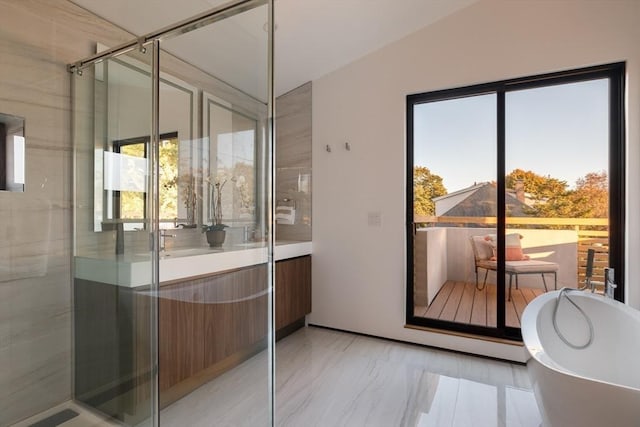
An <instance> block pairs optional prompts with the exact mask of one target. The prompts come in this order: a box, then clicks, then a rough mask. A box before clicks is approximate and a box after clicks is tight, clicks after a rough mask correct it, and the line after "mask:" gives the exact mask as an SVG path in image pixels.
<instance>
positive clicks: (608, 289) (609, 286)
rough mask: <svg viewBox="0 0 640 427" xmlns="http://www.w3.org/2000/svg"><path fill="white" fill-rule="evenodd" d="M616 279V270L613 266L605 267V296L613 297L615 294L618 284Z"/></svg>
mask: <svg viewBox="0 0 640 427" xmlns="http://www.w3.org/2000/svg"><path fill="white" fill-rule="evenodd" d="M614 281H615V271H614V270H613V268H605V269H604V296H605V297H607V298H612V299H613V296H614V292H615V290H616V288H617V287H618V285H616V284H615V283H614Z"/></svg>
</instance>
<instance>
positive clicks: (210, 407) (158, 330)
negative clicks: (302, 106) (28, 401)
mask: <svg viewBox="0 0 640 427" xmlns="http://www.w3.org/2000/svg"><path fill="white" fill-rule="evenodd" d="M271 8H272V5H270V4H267V2H266V1H265V2H263V1H259V0H246V1H242V2H238V3H237V4H235V5H227V6H221V7H220V8H219V9H218V10H217V11H211V12H209V13H207V14H206V16H205V15H202V16H201V17H198V18H196V19H195V20H193V21H191V23H190V24H189V25H183V26H177V27H176V28H174V29H170V30H167V31H166V32H164V33H162V34H156V35H154V36H149V37H148V38H147V39H146V40H150V41H148V42H146V43H145V46H144V49H142V48H141V46H137V45H135V44H133V45H131V47H132V48H131V49H130V50H128V51H126V52H127V53H121V54H118V55H110V56H108V57H105V58H103V59H102V60H100V61H98V62H95V63H94V62H91V61H92V60H91V59H90V60H89V61H88V62H87V65H83V66H82V70H81V71H82V73H78V72H76V73H75V74H74V75H73V77H72V79H73V101H74V138H75V188H74V206H75V207H74V214H75V216H74V218H75V220H74V264H75V274H74V363H73V371H74V392H73V397H74V399H75V400H76V401H78V402H81V403H82V404H83V407H86V408H89V409H91V410H94V411H95V412H96V413H97V414H98V415H99V416H104V419H105V420H110V421H113V420H115V421H117V422H118V423H119V424H123V425H127V426H140V425H145V426H146V425H149V426H156V425H162V426H184V425H204V424H207V425H212V424H215V425H250V426H261V425H264V426H269V425H273V407H274V401H273V391H274V382H273V376H274V372H273V366H274V363H273V362H274V359H273V351H274V346H273V343H274V335H273V320H272V319H273V309H272V307H273V300H272V289H273V283H272V277H273V244H272V242H273V230H272V227H271V225H270V224H271V223H272V221H271V217H272V214H271V212H272V211H273V201H272V188H273V183H272V178H271V177H272V176H273V166H272V151H273V150H272V148H271V147H272V125H271V119H272V117H273V113H272V107H273V104H272V103H271V101H270V99H271V97H272V91H271V89H270V88H272V80H271V78H272V73H271V71H270V69H272V68H271V67H272V64H271V62H270V60H269V58H270V56H271V55H270V52H271V50H270V49H269V43H270V40H269V31H267V30H268V28H269V23H270V21H271V19H270V17H269V14H270V12H271V10H272V9H271ZM88 64H91V65H88ZM105 422H107V421H105Z"/></svg>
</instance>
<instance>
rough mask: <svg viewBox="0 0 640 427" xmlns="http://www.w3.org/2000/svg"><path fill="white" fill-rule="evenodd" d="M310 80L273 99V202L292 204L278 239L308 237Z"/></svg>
mask: <svg viewBox="0 0 640 427" xmlns="http://www.w3.org/2000/svg"><path fill="white" fill-rule="evenodd" d="M311 97H312V87H311V82H308V83H305V84H304V85H302V86H300V87H298V88H296V89H293V90H292V91H290V92H287V93H286V94H284V95H281V96H279V97H278V98H277V99H276V204H277V205H279V206H295V208H296V214H295V222H294V224H277V226H276V236H277V239H278V240H301V241H309V240H311V175H312V174H311V99H312V98H311Z"/></svg>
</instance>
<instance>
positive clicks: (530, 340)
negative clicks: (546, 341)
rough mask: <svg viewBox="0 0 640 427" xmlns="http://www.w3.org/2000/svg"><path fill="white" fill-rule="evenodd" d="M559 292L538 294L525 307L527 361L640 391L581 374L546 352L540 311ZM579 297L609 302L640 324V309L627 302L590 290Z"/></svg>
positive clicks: (629, 388)
mask: <svg viewBox="0 0 640 427" xmlns="http://www.w3.org/2000/svg"><path fill="white" fill-rule="evenodd" d="M559 293H560V290H557V291H552V292H547V293H544V294H542V295H539V296H537V297H536V298H534V299H533V301H531V302H530V303H529V304H528V305H527V306H526V307H525V309H524V312H523V313H522V321H521V331H522V341H523V343H524V346H525V348H526V349H527V353H528V354H529V357H528V358H527V362H528V361H529V359H531V358H533V359H535V360H536V361H537V362H538V363H540V364H541V365H543V366H545V367H546V368H548V369H552V370H554V371H558V372H560V373H562V374H565V375H570V376H573V377H576V378H581V379H584V380H587V381H594V382H598V383H601V384H607V385H610V386H614V387H620V388H624V389H627V390H630V391H634V392H640V388H636V387H631V386H628V385H625V384H619V383H613V382H610V381H604V380H601V379H598V378H594V377H587V376H585V375H582V374H579V373H577V372H575V371H572V370H570V369H567V368H566V367H564V366H562V365H559V364H558V363H556V362H555V361H554V360H553V359H552V358H551V357H550V356H549V355H548V354H547V353H546V351H545V350H544V347H543V346H542V343H541V342H540V337H539V336H538V313H539V312H540V310H541V309H542V307H543V306H544V305H545V304H547V303H549V301H550V300H552V299H555V298H556V297H557V295H558V294H559ZM574 295H575V294H574ZM579 298H591V299H594V300H597V301H598V302H599V303H602V304H608V305H609V306H611V307H612V308H613V309H615V310H622V311H624V312H625V313H626V314H628V315H630V316H632V317H633V318H634V319H635V320H636V321H637V322H638V324H639V325H640V311H638V310H635V309H633V308H632V307H629V306H628V305H627V304H624V303H621V302H620V301H616V300H613V299H611V298H605V297H604V296H603V295H599V294H592V293H591V292H588V291H582V292H580V293H579Z"/></svg>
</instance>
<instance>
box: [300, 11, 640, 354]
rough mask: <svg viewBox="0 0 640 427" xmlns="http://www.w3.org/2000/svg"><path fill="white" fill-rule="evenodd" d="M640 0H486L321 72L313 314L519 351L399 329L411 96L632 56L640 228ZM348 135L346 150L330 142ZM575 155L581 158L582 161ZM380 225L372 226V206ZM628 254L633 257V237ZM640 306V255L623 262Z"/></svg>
mask: <svg viewBox="0 0 640 427" xmlns="http://www.w3.org/2000/svg"><path fill="white" fill-rule="evenodd" d="M639 17H640V2H638V1H636V0H628V1H625V0H620V1H597V0H594V1H553V2H552V1H547V2H541V1H532V0H521V1H503V0H499V1H493V0H488V1H484V0H482V1H479V2H478V3H475V4H473V5H471V6H469V7H468V8H466V9H463V10H461V11H459V12H458V13H456V14H454V15H452V16H450V17H447V18H445V19H443V20H441V21H439V22H437V23H435V24H433V25H432V26H430V27H427V28H425V29H423V30H421V31H419V32H417V33H414V34H412V35H410V36H409V37H407V38H405V39H403V40H401V41H399V42H397V43H394V44H392V45H390V46H388V47H385V48H383V49H381V50H379V51H377V52H375V53H373V54H371V55H368V56H366V57H364V58H362V59H361V60H358V61H356V62H354V63H352V64H350V65H348V66H346V67H344V68H341V69H339V70H337V71H335V72H333V73H331V74H328V75H327V76H325V77H322V78H320V79H318V80H316V81H314V93H313V175H314V187H313V191H314V204H313V218H314V225H313V242H314V261H313V262H314V266H313V313H312V314H311V316H310V318H309V321H310V322H311V323H315V324H320V325H326V326H330V327H335V328H340V329H346V330H352V331H357V332H363V333H367V334H373V335H379V336H383V337H389V338H395V339H400V340H407V341H412V342H417V343H424V344H430V345H437V346H442V347H447V348H454V349H458V350H462V351H470V352H476V353H481V354H486V355H491V356H497V357H505V358H511V359H522V358H523V357H524V351H523V350H522V348H518V347H513V346H505V345H500V344H490V343H485V342H478V341H475V340H469V339H463V338H458V337H450V336H445V335H441V334H432V333H427V332H418V331H414V330H409V329H405V328H404V323H405V283H406V272H405V253H406V249H405V197H404V185H405V101H406V95H407V94H411V93H419V92H426V91H431V90H436V89H445V88H454V87H459V86H465V85H471V84H474V83H482V82H491V81H496V80H501V79H507V78H514V77H519V76H527V75H532V74H538V73H545V72H551V71H558V70H566V69H572V68H577V67H583V66H589V65H595V64H603V63H610V62H615V61H625V60H626V61H627V66H628V68H627V70H628V86H627V88H628V110H627V113H628V117H629V120H628V142H627V158H628V167H627V188H628V189H629V190H628V196H627V211H628V224H627V233H628V236H632V237H634V236H637V235H638V233H639V232H640V216H639V215H638V212H639V209H638V208H640V203H639V202H640V198H639V195H638V193H637V191H635V189H636V188H638V186H639V184H640V167H638V166H639V165H638V163H639V160H638V159H639V158H640V149H639V142H640V141H639V138H640V132H639V127H638V119H637V118H638V117H639V115H640V108H639V107H640V105H639V102H640V93H639V92H638V87H639V83H640V63H639V61H640V44H638V40H640V26H638V25H637V22H638V18H639ZM345 140H347V141H350V142H351V146H352V150H351V152H341V151H337V150H334V152H333V153H331V154H329V153H326V152H325V148H324V147H325V146H326V145H327V144H330V145H333V146H336V145H338V144H341V142H342V141H345ZM576 161H579V159H578V160H576ZM377 212H379V213H381V214H382V225H381V226H380V227H373V226H369V225H368V222H367V218H368V214H369V213H377ZM628 240H629V242H628V250H627V258H628V260H629V261H631V260H637V259H638V257H639V256H640V246H639V245H638V243H637V239H635V238H630V239H628ZM627 266H628V269H627V272H626V279H627V280H626V282H627V283H630V282H632V283H631V284H630V286H629V288H628V289H627V295H628V298H629V301H630V303H631V305H633V306H634V307H640V288H638V287H637V285H635V284H633V280H630V278H635V277H636V276H638V273H639V271H638V269H639V268H640V266H638V263H637V262H628V263H627Z"/></svg>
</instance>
